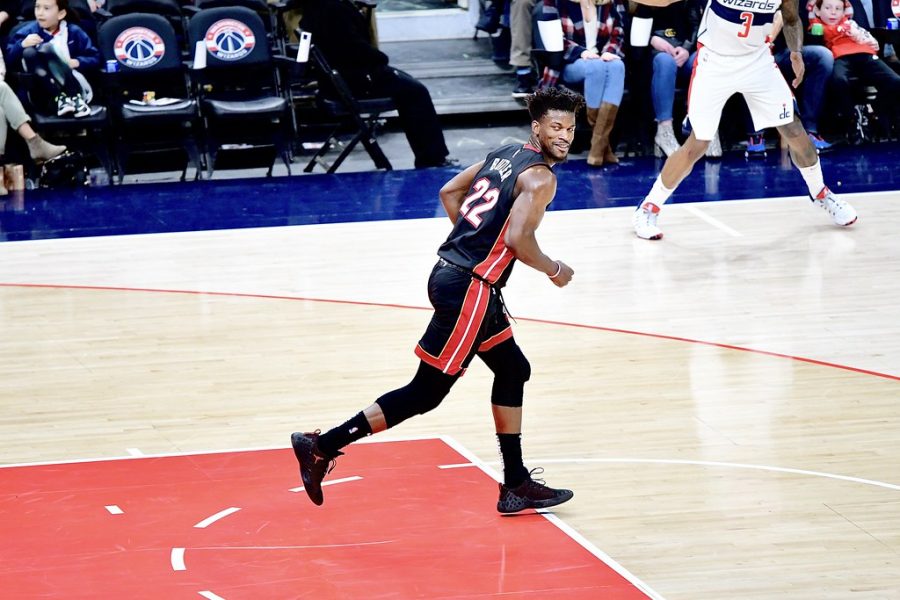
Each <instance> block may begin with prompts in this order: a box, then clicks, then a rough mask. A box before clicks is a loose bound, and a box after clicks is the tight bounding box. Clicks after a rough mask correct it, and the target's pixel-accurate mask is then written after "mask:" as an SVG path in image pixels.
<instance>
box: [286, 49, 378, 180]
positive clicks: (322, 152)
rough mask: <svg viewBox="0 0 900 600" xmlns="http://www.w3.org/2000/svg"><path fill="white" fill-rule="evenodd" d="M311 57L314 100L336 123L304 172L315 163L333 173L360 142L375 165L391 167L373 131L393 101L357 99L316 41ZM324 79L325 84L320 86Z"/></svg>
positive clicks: (309, 171) (311, 168)
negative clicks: (329, 158)
mask: <svg viewBox="0 0 900 600" xmlns="http://www.w3.org/2000/svg"><path fill="white" fill-rule="evenodd" d="M298 37H299V36H298ZM310 56H311V57H312V59H313V62H314V65H315V67H316V69H317V71H318V76H319V77H320V85H319V91H318V94H317V103H318V105H319V107H320V108H321V109H322V111H323V112H324V113H325V115H327V118H329V119H330V120H332V121H333V122H334V123H335V126H334V128H333V129H332V131H331V133H330V134H329V135H328V138H327V140H326V142H325V143H324V144H323V145H322V147H321V148H320V149H319V151H318V152H316V154H315V155H314V156H313V157H312V159H311V160H310V161H309V163H308V164H307V165H306V168H304V169H303V171H304V172H306V173H311V172H312V170H313V169H315V167H316V165H319V166H321V167H323V168H324V169H325V170H326V171H327V172H328V173H334V172H335V171H337V169H338V167H340V166H341V163H343V162H344V160H345V159H346V158H347V156H349V154H350V152H351V151H353V148H355V147H356V145H357V144H358V143H360V142H362V145H363V147H364V148H365V149H366V152H368V153H369V156H370V157H371V158H372V161H373V162H374V163H375V168H377V169H385V170H387V171H390V170H392V169H393V167H392V166H391V162H390V161H389V160H388V159H387V156H385V155H384V152H383V151H382V149H381V146H379V145H378V140H377V139H376V137H375V132H374V130H375V127H376V125H377V123H378V120H379V119H381V118H382V115H384V113H387V112H390V111H392V110H396V105H395V104H394V101H393V100H392V99H391V98H361V99H358V98H356V97H355V96H354V95H353V92H352V91H351V90H350V86H348V85H347V82H346V81H345V80H344V78H343V77H342V76H341V74H340V73H338V71H337V70H335V69H333V68H331V66H330V65H329V64H328V61H327V60H326V59H325V55H324V54H322V51H321V50H319V48H317V47H316V45H315V44H313V45H312V47H311V48H310ZM323 79H324V81H322V80H323ZM326 82H327V85H321V83H326ZM323 89H325V90H332V91H333V92H332V93H333V95H331V94H327V93H326V92H323ZM348 128H349V129H350V139H349V141H342V140H341V133H342V132H343V131H346V130H347V129H348ZM336 148H340V149H341V150H340V153H339V154H338V156H337V158H335V159H334V161H333V162H331V163H328V162H327V161H326V160H325V156H326V155H327V154H328V153H329V152H330V151H332V150H333V149H336Z"/></svg>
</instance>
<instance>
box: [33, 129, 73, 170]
mask: <svg viewBox="0 0 900 600" xmlns="http://www.w3.org/2000/svg"><path fill="white" fill-rule="evenodd" d="M65 151H66V147H65V146H57V145H56V144H51V143H50V142H48V141H46V140H45V139H44V138H42V137H41V136H39V135H35V136H34V137H33V138H31V139H30V140H28V154H30V155H31V160H33V161H34V162H36V163H38V164H40V163H44V162H47V161H48V160H53V159H54V158H56V157H57V156H59V155H60V154H62V153H63V152H65Z"/></svg>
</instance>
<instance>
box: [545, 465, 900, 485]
mask: <svg viewBox="0 0 900 600" xmlns="http://www.w3.org/2000/svg"><path fill="white" fill-rule="evenodd" d="M533 462H536V463H537V462H540V463H543V464H566V463H575V464H578V463H638V464H660V465H697V466H701V467H729V468H732V469H753V470H756V471H772V472H774V473H791V474H793V475H810V476H813V477H824V478H826V479H836V480H838V481H849V482H851V483H863V484H865V485H873V486H875V487H881V488H885V489H888V490H897V491H900V485H896V484H893V483H886V482H884V481H877V480H875V479H863V478H861V477H851V476H849V475H837V474H835V473H825V472H823V471H808V470H806V469H791V468H788V467H772V466H769V465H751V464H745V463H730V462H717V461H712V460H680V459H665V458H548V459H544V460H534V461H533Z"/></svg>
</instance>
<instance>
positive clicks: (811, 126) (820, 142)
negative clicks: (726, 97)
mask: <svg viewBox="0 0 900 600" xmlns="http://www.w3.org/2000/svg"><path fill="white" fill-rule="evenodd" d="M814 8H815V4H814V0H810V3H809V6H808V8H807V9H803V8H802V4H801V9H800V11H799V13H800V21H801V22H802V23H803V27H804V29H809V23H810V14H809V11H810V10H813V9H814ZM783 25H784V23H783V21H782V18H781V11H779V12H777V13H775V19H774V21H773V22H772V33H771V34H769V37H770V39H771V40H772V41H771V42H770V43H771V44H772V53H773V54H774V55H775V64H777V65H778V68H779V69H781V72H782V73H783V74H784V77H785V79H787V80H788V81H791V80H792V79H793V77H794V71H793V67H792V66H791V51H790V50H789V49H788V47H787V42H785V40H784V36H783V35H780V33H781V29H782V27H783ZM817 38H818V36H807V39H806V40H805V42H804V44H803V49H802V54H803V64H804V65H805V66H806V71H805V74H804V75H803V83H801V84H800V88H799V89H798V90H797V92H798V93H797V95H798V96H799V108H800V112H799V114H800V120H801V121H802V122H803V127H804V128H805V129H806V133H807V135H809V139H810V141H812V143H813V146H815V147H816V150H827V149H828V148H830V147H831V144H830V143H829V142H827V141H825V139H824V138H823V137H822V136H821V135H820V134H819V117H820V116H821V114H822V103H823V101H824V99H825V86H826V84H827V82H828V78H829V77H831V71H832V69H833V68H834V56H832V54H831V51H830V50H829V49H828V48H826V47H825V46H822V45H821V42H820V38H819V39H817ZM746 115H747V125H748V127H747V131H748V132H749V133H748V134H749V138H750V139H749V141H748V143H747V152H748V153H749V154H762V153H765V149H766V147H765V132H763V131H755V129H754V127H753V122H752V121H751V120H750V113H749V112H746Z"/></svg>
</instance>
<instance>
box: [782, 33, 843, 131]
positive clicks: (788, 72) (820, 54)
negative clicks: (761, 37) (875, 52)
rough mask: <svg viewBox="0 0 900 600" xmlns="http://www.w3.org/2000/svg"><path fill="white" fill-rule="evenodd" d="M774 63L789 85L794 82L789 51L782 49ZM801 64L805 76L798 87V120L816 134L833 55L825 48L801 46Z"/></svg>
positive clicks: (832, 66)
mask: <svg viewBox="0 0 900 600" xmlns="http://www.w3.org/2000/svg"><path fill="white" fill-rule="evenodd" d="M775 62H776V63H777V64H778V68H780V69H781V72H782V73H783V74H784V78H785V79H787V82H788V85H790V84H791V82H792V81H793V80H794V68H793V67H792V66H791V51H790V50H788V49H784V50H782V51H781V52H779V53H778V54H777V55H775ZM803 63H804V64H805V65H806V74H805V75H804V76H803V83H802V84H801V86H800V94H799V95H800V120H801V121H802V122H803V127H804V128H805V129H806V131H809V132H812V133H818V131H819V114H820V113H821V112H822V101H823V100H824V99H825V84H826V83H827V82H828V78H829V77H831V71H832V70H833V69H834V55H833V54H832V53H831V50H829V49H828V48H826V47H825V46H803ZM792 89H793V88H792Z"/></svg>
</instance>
